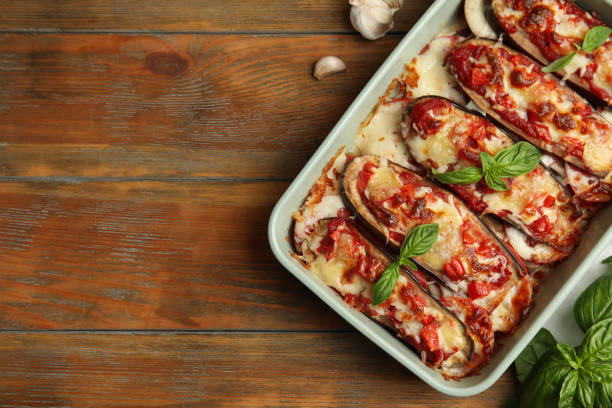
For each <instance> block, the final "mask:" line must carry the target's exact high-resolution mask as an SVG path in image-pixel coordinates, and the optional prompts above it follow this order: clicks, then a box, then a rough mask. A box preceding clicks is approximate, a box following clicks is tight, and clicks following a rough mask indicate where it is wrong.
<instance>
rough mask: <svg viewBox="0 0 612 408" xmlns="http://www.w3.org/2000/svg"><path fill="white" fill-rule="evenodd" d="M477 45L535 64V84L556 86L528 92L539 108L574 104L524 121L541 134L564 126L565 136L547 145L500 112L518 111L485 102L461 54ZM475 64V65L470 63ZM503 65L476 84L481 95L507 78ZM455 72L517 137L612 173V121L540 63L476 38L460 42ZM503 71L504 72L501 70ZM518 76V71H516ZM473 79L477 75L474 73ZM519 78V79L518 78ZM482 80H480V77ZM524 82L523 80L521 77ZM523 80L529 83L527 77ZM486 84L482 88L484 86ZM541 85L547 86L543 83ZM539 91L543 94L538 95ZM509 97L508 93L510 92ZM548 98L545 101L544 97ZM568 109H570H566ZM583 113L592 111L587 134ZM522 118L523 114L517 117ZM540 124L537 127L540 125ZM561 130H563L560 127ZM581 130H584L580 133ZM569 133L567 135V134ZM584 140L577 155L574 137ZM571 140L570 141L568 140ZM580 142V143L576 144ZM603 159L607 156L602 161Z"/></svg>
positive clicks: (453, 53)
mask: <svg viewBox="0 0 612 408" xmlns="http://www.w3.org/2000/svg"><path fill="white" fill-rule="evenodd" d="M469 46H475V47H482V49H483V50H484V52H483V54H485V55H490V54H489V53H497V52H498V51H497V50H500V51H499V52H503V53H505V54H509V55H512V56H516V57H517V58H518V59H522V60H524V61H529V62H530V64H533V67H532V70H533V73H534V74H536V79H535V81H539V80H540V78H543V80H545V81H546V83H547V84H549V85H554V88H553V89H547V92H546V93H543V91H542V90H541V89H536V90H534V89H528V92H526V93H525V95H529V96H530V98H531V99H538V101H537V103H538V104H539V105H538V106H539V108H538V109H541V108H543V107H542V106H541V105H544V104H546V103H547V102H550V101H557V100H562V101H563V102H564V103H568V102H571V103H570V104H571V110H570V111H568V112H567V113H563V112H558V111H556V112H557V113H552V112H554V111H551V113H545V112H544V111H542V115H545V116H547V117H548V118H549V119H547V120H546V122H541V121H540V122H537V124H534V122H532V121H531V120H526V121H525V120H524V122H525V123H526V124H527V125H526V126H529V127H532V128H533V132H536V133H537V132H538V126H539V127H542V128H545V129H546V133H547V134H549V133H548V132H550V131H554V132H556V133H559V130H558V129H557V128H556V126H557V125H558V126H564V127H566V128H567V129H568V130H567V131H564V133H563V134H564V136H563V138H562V139H559V140H552V139H551V141H550V142H547V141H546V140H542V138H541V137H540V138H535V137H532V136H530V135H529V134H527V133H526V131H525V130H523V129H520V128H519V127H517V126H516V125H515V124H513V123H511V122H509V121H508V120H506V119H504V118H503V117H502V116H501V115H500V113H499V112H504V113H507V112H514V113H515V114H516V111H515V110H513V109H506V108H504V109H501V108H497V110H496V109H494V108H493V107H492V106H491V104H490V103H489V101H488V100H487V99H485V97H484V96H483V95H482V94H481V93H479V92H477V91H475V90H474V89H472V88H471V87H470V85H469V84H467V83H465V82H464V79H466V75H467V74H466V72H470V71H469V70H473V69H474V68H473V67H470V66H467V65H465V64H468V63H466V62H465V61H468V59H466V58H465V56H463V55H462V54H463V52H462V51H461V50H462V49H463V48H465V47H469ZM469 64H472V62H469ZM501 65H502V64H501V63H500V62H499V61H496V65H495V66H494V65H492V64H489V65H488V66H487V67H488V68H490V69H491V70H492V71H494V70H495V72H496V73H495V74H494V76H493V77H492V79H491V80H490V83H489V82H485V83H481V82H478V83H479V85H474V86H476V87H482V90H481V92H482V93H485V92H484V85H489V86H495V85H496V82H495V81H501V78H502V77H503V76H504V74H505V71H504V68H503V66H501ZM456 66H460V67H461V70H462V71H463V73H462V72H459V71H458V70H457V67H456ZM449 67H450V70H451V72H452V73H453V74H454V76H455V79H456V80H457V82H458V83H459V85H460V86H461V88H463V90H464V91H465V92H466V93H467V94H468V96H469V97H470V98H471V99H472V101H474V103H475V104H476V105H478V107H479V108H481V109H482V110H483V111H485V113H486V114H487V115H489V116H491V117H492V118H493V119H495V120H496V121H497V122H499V123H500V124H501V125H502V126H504V127H506V128H507V129H509V130H510V131H512V132H513V133H515V134H516V135H518V136H520V137H521V138H523V139H525V140H527V141H529V142H531V143H532V144H534V145H536V146H538V147H539V148H541V149H542V150H545V151H548V152H550V153H553V154H554V155H556V156H559V157H561V158H563V159H564V160H565V161H567V162H570V163H572V164H574V165H576V166H578V167H580V168H582V169H584V170H586V171H588V172H589V173H591V174H593V175H596V176H598V177H605V176H606V175H607V174H608V173H609V172H611V171H612V124H611V123H610V122H608V121H607V120H606V119H605V118H604V117H603V116H602V115H601V114H599V113H598V112H596V111H595V110H593V109H591V107H590V105H589V103H588V102H587V101H586V100H585V99H584V98H582V97H581V96H580V95H578V94H577V93H576V92H575V91H573V90H571V89H570V88H568V87H567V86H565V85H563V84H561V83H560V82H559V81H558V80H557V79H556V78H555V77H554V76H553V75H550V74H545V73H543V72H542V71H541V68H539V67H540V66H539V65H538V63H537V62H535V61H533V60H531V59H530V58H529V57H527V56H525V55H523V54H521V53H520V52H517V51H514V50H512V49H510V48H508V47H506V46H504V45H502V44H501V43H499V42H495V41H490V40H486V39H480V38H474V39H469V40H466V41H463V42H461V43H458V44H457V45H456V46H455V47H454V48H453V50H452V51H451V53H450V64H449ZM500 70H501V71H500ZM512 73H514V71H513V72H512ZM471 75H472V76H473V75H474V74H471ZM517 78H518V77H517ZM478 79H479V80H480V78H478ZM519 79H520V78H519ZM522 80H525V78H524V77H523V79H522ZM480 84H482V85H480ZM531 84H533V82H531V83H529V85H527V86H531ZM539 86H543V85H542V84H539ZM538 91H539V92H538ZM506 96H507V93H506ZM544 96H545V98H544ZM520 102H524V103H527V104H529V103H535V102H533V101H532V102H527V101H525V100H521V101H520ZM548 105H550V106H551V107H552V108H554V109H557V106H555V105H552V104H550V103H548ZM528 108H534V107H533V106H528ZM565 109H566V108H565ZM581 111H585V112H588V113H587V115H588V118H587V119H588V126H589V127H588V131H585V130H584V129H585V128H584V126H587V120H586V119H585V120H584V121H583V120H581V119H580V120H578V119H574V118H577V116H579V115H581V113H580V112H581ZM517 116H519V117H520V115H518V114H517ZM551 121H552V122H554V123H555V125H552V124H551ZM536 125H537V126H536ZM559 129H560V128H559ZM578 130H580V131H578ZM565 134H567V135H565ZM576 135H578V137H580V138H582V139H580V140H579V141H578V142H580V143H582V148H581V149H582V150H581V151H580V154H577V153H576V152H573V151H572V149H573V147H574V146H575V143H574V144H572V143H573V142H572V140H573V137H577V136H576ZM566 137H567V140H566ZM576 143H577V142H576ZM602 157H604V158H603V159H602Z"/></svg>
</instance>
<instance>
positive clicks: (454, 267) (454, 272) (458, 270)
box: [444, 257, 465, 281]
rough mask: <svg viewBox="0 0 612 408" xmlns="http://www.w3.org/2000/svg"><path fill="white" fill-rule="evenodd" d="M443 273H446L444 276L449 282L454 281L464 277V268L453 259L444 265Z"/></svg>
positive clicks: (457, 260) (456, 259)
mask: <svg viewBox="0 0 612 408" xmlns="http://www.w3.org/2000/svg"><path fill="white" fill-rule="evenodd" d="M444 272H446V276H448V277H449V278H450V280H453V281H456V280H457V279H459V278H461V277H462V276H463V275H465V268H464V267H463V263H462V262H461V261H460V260H459V259H458V258H456V257H455V258H453V259H451V260H450V261H448V262H446V263H445V264H444Z"/></svg>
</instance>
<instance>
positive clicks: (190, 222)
mask: <svg viewBox="0 0 612 408" xmlns="http://www.w3.org/2000/svg"><path fill="white" fill-rule="evenodd" d="M346 3H347V1H344V0H325V1H323V0H296V1H275V0H266V1H264V0H257V1H255V0H234V1H227V0H199V1H195V0H153V1H148V2H143V1H136V0H122V1H117V0H72V1H62V2H59V1H50V0H27V1H26V0H2V2H0V30H1V34H0V55H1V57H0V142H1V145H0V176H1V180H0V191H1V197H2V200H1V201H0V265H1V266H0V328H1V329H2V330H1V332H0V367H1V368H2V369H1V371H0V405H1V406H10V407H30V406H111V405H118V406H151V405H165V406H194V407H195V406H231V407H233V406H270V407H275V406H317V407H328V406H351V407H355V406H403V407H417V406H418V407H424V406H431V407H433V406H436V407H472V408H473V407H485V406H500V405H501V404H502V403H503V401H504V400H505V399H506V397H507V396H508V395H509V394H510V393H511V392H512V390H513V389H514V387H515V386H516V383H515V380H514V376H513V374H512V373H510V372H507V373H506V374H505V375H504V376H503V377H502V378H501V379H500V381H498V383H497V384H496V385H495V386H493V387H492V388H491V389H489V390H488V391H487V392H485V393H483V394H481V395H478V396H475V397H472V398H465V399H458V398H451V397H447V396H445V395H442V394H440V393H438V392H436V391H434V390H433V389H431V388H430V387H428V386H427V385H425V384H424V383H422V382H421V381H420V380H418V379H417V378H416V377H415V376H414V375H412V374H411V373H410V372H408V371H407V370H405V369H404V368H403V367H401V366H400V365H399V364H398V363H396V362H395V361H394V360H393V359H391V358H390V357H389V356H387V355H386V354H385V353H383V352H382V351H381V350H379V349H378V348H377V347H376V346H375V345H373V344H372V343H370V342H369V341H368V340H367V339H365V338H364V337H363V336H362V335H360V334H359V333H356V332H355V330H353V329H352V328H351V327H350V326H349V325H348V324H347V323H345V322H344V321H343V320H342V319H340V318H339V317H338V316H337V315H336V314H335V313H334V312H332V311H331V310H330V309H329V308H328V307H327V306H325V305H324V304H323V303H322V302H321V301H320V300H318V299H317V298H316V297H315V296H313V295H312V294H311V293H310V292H309V291H308V290H307V289H306V288H305V287H303V286H302V285H301V284H300V283H299V282H298V281H297V280H296V279H295V278H293V277H292V276H291V275H290V274H289V273H288V272H287V271H286V270H285V269H284V268H283V267H281V266H280V265H279V264H278V263H277V262H276V260H275V259H274V257H273V256H272V254H271V252H270V250H269V248H268V243H267V240H266V225H267V220H268V215H269V213H270V210H271V208H272V206H273V204H274V203H275V202H276V200H277V199H278V198H279V196H280V195H281V193H282V192H283V191H284V189H285V188H286V187H287V186H288V184H289V182H290V181H291V180H292V178H293V177H294V176H295V175H296V174H297V172H298V171H299V169H300V168H301V167H302V166H303V165H304V163H305V162H306V161H307V160H308V158H309V157H310V155H311V154H312V153H313V152H314V150H315V149H316V148H317V146H318V145H319V143H320V142H321V140H323V138H324V137H325V136H326V135H327V133H328V132H329V130H330V129H331V127H332V126H333V124H334V123H335V122H336V121H337V120H338V118H339V117H340V116H341V114H342V113H343V111H344V110H345V109H346V108H347V107H348V105H349V104H350V102H351V101H352V100H353V98H354V97H355V96H356V95H357V93H358V92H359V90H360V89H361V88H362V87H363V86H364V84H365V83H366V82H367V80H368V79H369V78H370V77H371V75H372V74H373V73H374V72H375V71H376V69H377V68H378V66H379V65H380V64H381V62H382V61H383V60H384V59H385V58H386V56H387V55H388V54H389V52H390V51H391V50H392V49H393V47H394V46H395V45H396V44H397V43H398V42H399V41H400V39H401V38H402V35H403V33H405V32H406V31H407V30H408V29H409V28H410V26H411V25H412V24H413V23H414V22H415V21H416V20H417V19H418V18H419V16H420V15H421V14H422V13H423V12H424V11H425V9H426V8H427V6H428V5H429V2H420V1H408V0H407V1H405V3H406V4H405V5H404V8H403V9H402V10H401V11H400V13H399V14H398V15H397V16H396V29H395V31H394V32H392V33H391V34H389V35H387V36H386V37H385V38H384V39H381V40H379V41H376V42H368V41H366V40H363V39H362V38H360V36H359V35H357V34H356V33H355V32H354V31H353V30H352V28H351V26H350V24H349V22H348V10H349V8H348V5H347V4H346ZM329 54H331V55H338V56H340V57H342V58H343V59H344V60H345V61H346V63H347V64H348V66H349V69H350V71H349V72H348V73H346V74H342V75H338V76H335V77H332V78H329V79H327V80H325V81H322V82H317V81H316V80H314V79H313V78H312V76H311V69H312V64H313V62H314V61H315V60H316V59H317V58H318V57H321V56H323V55H329Z"/></svg>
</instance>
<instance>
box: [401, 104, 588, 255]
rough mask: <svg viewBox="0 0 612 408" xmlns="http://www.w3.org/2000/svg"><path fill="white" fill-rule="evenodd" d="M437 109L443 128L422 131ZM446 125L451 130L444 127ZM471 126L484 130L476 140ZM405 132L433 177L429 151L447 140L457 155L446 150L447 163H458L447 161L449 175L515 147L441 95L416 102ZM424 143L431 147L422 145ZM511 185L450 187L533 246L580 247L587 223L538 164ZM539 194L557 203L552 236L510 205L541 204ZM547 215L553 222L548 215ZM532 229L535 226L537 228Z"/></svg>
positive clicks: (503, 135)
mask: <svg viewBox="0 0 612 408" xmlns="http://www.w3.org/2000/svg"><path fill="white" fill-rule="evenodd" d="M436 109H437V110H436ZM433 110H435V112H436V115H435V117H436V121H435V124H436V125H440V126H439V127H437V128H434V129H425V128H423V127H424V126H426V125H423V124H422V123H421V122H418V121H419V120H420V119H422V118H423V117H424V118H430V117H432V113H431V112H432V111H433ZM414 121H417V123H416V124H415V123H414ZM430 122H431V121H430V120H429V119H428V120H425V121H424V122H423V123H425V124H428V123H430ZM419 123H421V126H419V125H418V124H419ZM445 124H447V125H446V126H445ZM472 126H477V129H481V132H483V133H478V136H477V137H472V136H473V135H474V132H472V131H469V130H468V129H472ZM401 128H402V136H403V138H404V141H405V142H406V145H407V146H408V149H409V150H410V152H411V153H412V155H413V157H414V158H415V160H417V161H419V163H420V164H421V165H422V166H423V167H425V168H426V169H428V170H429V171H430V172H431V171H432V170H433V169H434V166H436V167H438V165H437V164H436V163H435V161H436V160H437V159H438V158H437V157H436V155H434V154H432V152H431V149H430V147H431V146H432V143H434V144H437V143H441V142H442V144H443V145H445V143H443V142H444V141H449V142H452V143H449V145H451V146H453V145H454V146H455V147H454V149H455V150H453V147H447V148H446V150H445V151H447V152H448V156H447V158H448V159H449V161H450V160H455V161H453V162H450V163H449V162H447V161H445V162H443V163H444V164H445V165H446V164H448V167H447V170H443V171H449V170H448V168H450V169H453V170H456V169H457V168H456V167H455V166H457V165H459V166H462V168H463V167H467V166H478V167H479V166H480V157H479V152H486V153H489V154H490V155H492V156H494V155H495V154H496V153H497V152H498V151H499V150H501V148H502V147H504V146H505V147H509V146H512V145H513V144H514V141H513V140H512V138H511V137H510V136H508V135H507V134H506V133H505V132H503V131H502V130H501V129H499V128H497V127H496V126H495V125H494V124H493V123H491V122H489V121H488V120H487V119H485V118H484V117H483V116H482V115H480V114H479V113H477V112H474V111H470V110H467V109H465V108H463V107H462V106H460V105H457V104H455V103H454V102H453V101H450V100H448V99H445V98H440V97H437V96H423V97H420V98H417V99H415V100H414V101H412V102H411V104H410V105H409V106H408V110H407V111H406V113H405V114H404V117H403V119H402V124H401ZM485 132H486V133H485ZM430 138H434V139H433V141H430V140H431V139H430ZM484 140H487V142H484ZM414 143H416V146H417V147H416V148H417V150H418V151H415V150H414V147H415V144H414ZM422 143H429V144H427V145H423V144H422ZM463 146H469V150H463V149H464V147H463ZM491 146H494V147H493V148H492V147H491ZM509 182H511V183H510V185H511V187H510V190H508V191H506V192H495V191H491V190H490V189H488V188H487V187H486V185H484V184H483V183H484V181H482V180H481V181H479V183H476V184H470V185H466V186H460V185H454V184H449V185H447V187H448V188H450V189H451V190H453V191H454V192H455V193H456V194H457V195H459V196H460V197H461V198H462V199H464V201H465V203H466V204H467V205H468V207H470V209H471V210H472V211H475V212H476V213H478V214H487V213H492V214H495V215H497V216H498V217H500V218H501V219H503V220H504V221H505V222H507V223H508V224H511V225H513V226H515V227H516V228H519V229H521V230H522V231H523V232H524V233H525V234H527V235H529V236H530V237H531V238H532V239H534V240H535V241H538V242H542V243H544V244H546V245H549V246H552V247H554V248H556V249H558V250H560V251H563V252H567V251H570V250H571V249H572V248H573V247H574V246H575V245H576V241H577V239H578V237H579V236H580V233H581V231H582V228H583V226H584V223H583V222H582V219H581V218H582V214H581V211H580V210H579V209H578V208H577V207H576V206H575V205H574V204H573V203H572V202H571V201H570V198H569V195H568V194H567V193H566V191H565V189H564V188H563V186H562V185H561V184H560V183H559V182H558V181H557V180H556V178H555V177H553V175H552V174H551V173H550V172H549V171H548V169H547V168H545V167H544V166H542V165H538V167H536V169H535V170H534V171H533V172H532V173H530V174H527V175H524V176H520V177H513V178H512V179H511V180H509ZM544 187H547V188H546V190H544ZM541 189H542V190H541ZM525 192H530V193H525ZM536 192H545V193H547V194H548V197H549V199H550V198H553V202H552V203H549V205H548V207H549V210H548V211H549V212H551V213H553V212H554V217H553V218H552V219H553V220H558V221H559V222H558V223H557V224H556V227H555V223H554V222H551V223H548V224H547V225H548V226H549V227H550V228H551V229H552V231H550V232H544V233H540V232H539V231H538V230H534V231H532V230H530V227H529V226H528V224H526V221H527V220H526V219H525V218H524V217H523V216H522V212H523V210H525V207H523V208H520V207H513V206H512V201H514V203H515V204H516V203H522V202H524V203H534V204H538V203H539V201H538V200H543V199H544V197H543V196H538V195H537V194H533V193H536ZM486 197H489V198H494V199H493V202H494V203H497V205H494V207H493V208H490V206H489V203H490V201H488V200H487V199H486ZM498 198H499V199H498ZM504 200H509V201H504ZM534 200H535V201H534ZM502 204H505V205H502ZM513 210H514V213H513V212H512V211H513ZM548 216H549V217H550V214H549V215H548ZM531 221H533V219H531ZM533 225H534V226H535V225H537V224H536V223H534V224H533Z"/></svg>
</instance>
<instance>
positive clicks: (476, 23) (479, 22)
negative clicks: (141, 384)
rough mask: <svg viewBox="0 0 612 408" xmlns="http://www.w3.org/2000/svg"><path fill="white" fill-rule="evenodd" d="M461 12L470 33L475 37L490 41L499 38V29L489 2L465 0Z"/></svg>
mask: <svg viewBox="0 0 612 408" xmlns="http://www.w3.org/2000/svg"><path fill="white" fill-rule="evenodd" d="M463 12H464V15H465V21H466V22H467V25H468V27H469V28H470V31H471V32H472V34H474V35H475V36H476V37H480V38H488V39H491V40H496V39H497V38H498V37H499V27H498V24H497V21H496V20H495V15H494V14H493V7H492V6H491V0H465V3H464V4H463Z"/></svg>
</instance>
